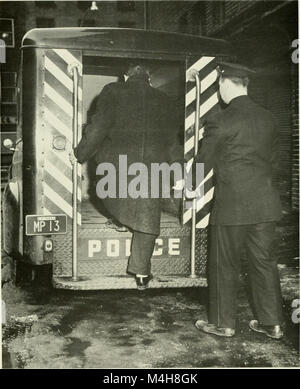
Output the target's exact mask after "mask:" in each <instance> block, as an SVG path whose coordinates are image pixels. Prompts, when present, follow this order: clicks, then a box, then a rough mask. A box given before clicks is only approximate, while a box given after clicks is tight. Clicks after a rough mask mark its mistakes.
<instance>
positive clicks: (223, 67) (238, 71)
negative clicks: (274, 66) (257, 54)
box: [217, 62, 255, 78]
mask: <svg viewBox="0 0 300 389" xmlns="http://www.w3.org/2000/svg"><path fill="white" fill-rule="evenodd" d="M217 70H218V73H219V75H220V76H224V77H226V76H227V77H238V78H245V77H250V76H251V75H253V74H254V73H255V71H254V70H252V69H249V68H247V67H246V66H243V65H240V64H238V63H229V62H219V63H218V67H217Z"/></svg>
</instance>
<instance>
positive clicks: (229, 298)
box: [208, 225, 246, 328]
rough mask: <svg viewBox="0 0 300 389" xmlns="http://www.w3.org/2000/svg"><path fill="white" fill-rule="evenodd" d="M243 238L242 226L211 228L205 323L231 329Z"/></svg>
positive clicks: (216, 226) (244, 231)
mask: <svg viewBox="0 0 300 389" xmlns="http://www.w3.org/2000/svg"><path fill="white" fill-rule="evenodd" d="M245 236H246V228H245V226H223V225H213V226H211V230H210V247H209V258H208V291H209V309H208V321H209V323H212V324H215V325H216V326H218V327H223V328H235V322H236V306H237V292H238V288H239V275H240V257H241V250H242V248H243V244H244V241H245Z"/></svg>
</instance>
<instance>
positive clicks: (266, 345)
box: [2, 265, 300, 369]
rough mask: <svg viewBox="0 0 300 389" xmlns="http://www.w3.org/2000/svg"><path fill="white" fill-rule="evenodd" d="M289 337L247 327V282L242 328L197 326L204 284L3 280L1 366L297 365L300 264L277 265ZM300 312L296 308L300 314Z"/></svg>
mask: <svg viewBox="0 0 300 389" xmlns="http://www.w3.org/2000/svg"><path fill="white" fill-rule="evenodd" d="M280 273H281V282H282V291H283V297H284V311H285V328H284V330H285V337H284V338H283V339H282V340H279V341H276V340H272V339H269V338H266V337H265V336H264V335H263V334H257V333H253V332H252V331H251V330H250V329H249V328H248V322H249V320H250V319H251V318H252V315H251V311H250V309H249V305H248V302H247V296H246V293H245V288H244V287H243V283H244V282H242V285H241V290H240V293H239V305H238V317H239V321H238V328H237V335H236V336H235V337H234V338H231V339H226V338H225V339H224V338H218V337H215V336H211V335H207V334H204V333H201V332H199V331H198V330H197V329H196V328H195V326H194V323H195V321H196V320H197V319H205V318H206V301H207V290H206V289H205V288H195V289H168V290H147V291H145V292H139V291H137V290H125V291H124V290H123V291H96V292H95V291H93V292H89V291H86V292H76V291H60V290H54V289H51V288H48V287H41V286H38V287H34V286H32V285H30V286H26V287H23V288H20V287H16V286H15V285H14V284H13V283H12V282H7V283H5V284H4V286H3V289H2V299H3V300H4V301H5V303H6V319H7V321H6V325H4V326H3V327H2V334H3V361H2V362H3V367H4V368H21V369H23V368H24V369H32V368H37V369H38V368H43V369H44V368H171V367H173V368H204V367H297V366H299V324H295V323H293V322H292V320H291V316H292V306H291V304H292V301H293V300H294V299H299V298H300V296H299V267H297V266H296V267H295V266H294V267H288V266H286V265H280ZM298 317H299V315H298Z"/></svg>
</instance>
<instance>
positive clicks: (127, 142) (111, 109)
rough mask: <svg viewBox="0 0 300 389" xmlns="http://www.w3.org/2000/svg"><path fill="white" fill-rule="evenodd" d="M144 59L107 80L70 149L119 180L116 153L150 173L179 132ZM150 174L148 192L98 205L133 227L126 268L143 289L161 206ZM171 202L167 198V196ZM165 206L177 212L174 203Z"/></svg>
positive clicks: (167, 154) (80, 159)
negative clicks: (111, 168) (111, 170)
mask: <svg viewBox="0 0 300 389" xmlns="http://www.w3.org/2000/svg"><path fill="white" fill-rule="evenodd" d="M149 76H150V72H149V67H148V65H147V63H145V62H142V61H139V60H137V62H133V63H130V64H129V66H128V70H127V73H126V77H125V79H126V82H114V83H110V84H108V85H106V86H105V87H104V88H103V90H102V91H101V93H100V95H99V96H98V99H97V106H96V110H95V113H94V115H93V117H92V118H91V122H90V123H89V124H88V125H87V127H86V129H85V132H84V134H83V137H82V139H81V141H80V142H79V144H78V147H77V148H75V150H74V153H71V154H70V160H71V162H72V163H74V161H75V160H76V159H77V161H78V162H79V163H83V162H85V161H87V160H88V159H90V158H93V159H94V160H95V162H96V165H98V164H100V163H104V162H105V163H110V164H112V165H113V166H114V167H115V169H116V173H117V177H116V182H119V157H120V156H121V155H122V156H126V157H127V166H128V167H129V166H130V165H132V164H134V163H142V164H143V165H144V166H146V167H147V168H148V172H150V168H151V163H163V162H170V161H171V158H173V157H172V156H171V151H172V148H173V147H174V145H175V144H176V137H177V134H178V131H177V130H176V121H175V120H173V119H174V116H175V110H174V109H173V108H172V102H171V100H170V98H169V97H168V96H167V95H165V94H164V93H162V92H160V91H159V90H157V89H155V88H153V87H152V86H151V85H150V82H149ZM150 179H151V177H150V175H149V181H148V182H146V183H145V184H146V186H147V188H148V194H149V196H148V197H147V196H145V197H144V196H138V197H137V198H132V197H130V196H129V195H127V196H124V195H119V191H118V194H117V197H116V198H109V197H107V198H104V199H103V204H104V207H105V208H106V210H107V211H108V213H109V214H110V215H111V216H112V218H113V220H115V221H117V222H118V223H121V224H122V225H123V226H126V227H128V228H129V229H130V230H131V231H132V232H133V236H132V244H131V255H130V258H129V262H128V268H127V272H128V273H129V274H132V275H134V276H135V280H136V284H137V288H138V289H140V290H143V289H145V288H146V287H147V286H148V283H149V281H150V279H151V277H152V276H151V263H150V260H151V257H152V253H153V250H154V245H155V239H156V238H157V236H158V235H159V232H160V217H161V211H162V209H163V206H162V203H163V202H162V201H161V200H162V199H161V198H151V197H150V193H151V180H150ZM170 202H171V200H170ZM170 209H173V210H174V213H175V212H176V211H177V208H176V206H174V207H172V206H170Z"/></svg>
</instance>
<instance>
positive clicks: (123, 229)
mask: <svg viewBox="0 0 300 389" xmlns="http://www.w3.org/2000/svg"><path fill="white" fill-rule="evenodd" d="M105 227H107V228H111V229H113V230H116V231H118V232H127V231H128V228H127V227H125V226H123V225H122V224H120V223H116V222H115V221H114V220H112V219H108V220H107V222H106V223H105Z"/></svg>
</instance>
